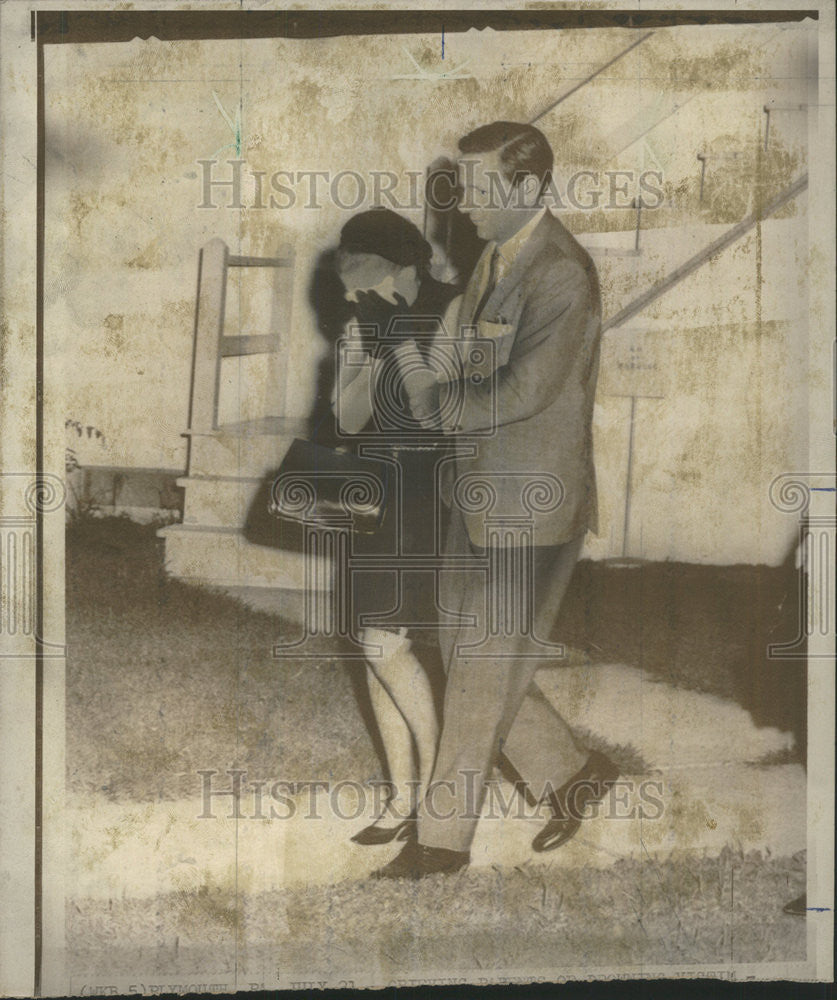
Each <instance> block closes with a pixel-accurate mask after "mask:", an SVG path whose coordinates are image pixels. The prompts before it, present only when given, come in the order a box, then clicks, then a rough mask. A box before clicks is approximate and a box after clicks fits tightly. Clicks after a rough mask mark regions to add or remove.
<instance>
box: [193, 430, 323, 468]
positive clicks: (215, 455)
mask: <svg viewBox="0 0 837 1000" xmlns="http://www.w3.org/2000/svg"><path fill="white" fill-rule="evenodd" d="M308 433H309V428H308V427H307V425H306V424H304V422H301V421H292V420H287V419H285V418H283V417H265V418H263V419H262V420H251V421H246V422H244V423H241V424H226V425H225V426H223V427H220V428H218V429H217V430H213V431H200V430H194V429H190V430H187V431H185V436H186V437H188V438H189V439H190V448H189V475H190V476H236V477H238V476H240V477H244V478H247V477H255V478H258V479H260V478H262V477H263V476H265V475H267V473H268V472H270V471H271V470H272V469H276V468H278V466H279V465H280V464H281V462H282V459H283V458H284V457H285V453H286V452H287V450H288V448H289V447H290V446H291V442H292V441H293V440H294V438H297V437H302V438H304V437H307V436H308Z"/></svg>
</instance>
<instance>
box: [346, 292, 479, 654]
mask: <svg viewBox="0 0 837 1000" xmlns="http://www.w3.org/2000/svg"><path fill="white" fill-rule="evenodd" d="M458 294H459V290H458V288H457V287H456V286H454V285H447V284H443V283H442V282H439V281H435V280H434V279H433V278H430V277H427V278H425V279H424V280H423V281H422V283H421V286H420V288H419V294H418V297H417V298H416V301H415V302H414V303H413V304H412V305H411V306H409V307H407V306H406V305H404V304H402V305H401V306H400V307H398V306H394V305H391V304H390V303H385V302H384V300H382V299H380V298H379V297H377V296H375V297H374V301H370V299H371V298H372V297H364V299H363V301H362V302H361V303H360V304H359V308H358V310H357V322H358V323H359V324H362V325H366V324H374V325H376V326H377V328H378V330H379V334H378V337H377V340H376V342H375V343H372V342H371V341H367V346H368V347H369V348H370V350H371V352H372V353H373V354H374V355H377V356H378V357H379V358H381V360H383V361H386V357H387V353H388V351H389V350H391V348H392V346H393V345H394V344H396V343H398V342H400V341H403V340H405V339H413V340H414V341H415V343H416V346H417V347H418V349H419V351H420V352H421V354H422V356H423V358H424V360H425V361H427V360H429V359H430V357H431V356H430V355H429V353H428V347H429V344H430V343H431V341H432V340H433V338H434V336H436V335H437V334H438V332H439V328H440V323H441V319H442V317H443V316H444V314H445V311H446V310H447V307H448V306H449V305H450V302H451V301H452V300H453V299H454V298H455V297H456V295H458ZM393 317H398V319H397V321H396V322H395V323H394V324H391V320H392V318H393ZM405 317H409V319H407V320H405ZM447 334H448V336H455V331H453V330H448V331H447ZM431 363H432V362H431ZM379 402H380V401H379V400H378V399H376V398H374V396H373V416H372V419H371V420H370V421H369V423H368V424H367V426H366V427H365V428H364V430H363V431H362V433H361V435H360V436H359V438H356V439H355V444H356V445H357V444H359V443H360V441H362V442H363V443H364V444H369V445H372V444H374V446H375V451H376V453H377V454H379V455H381V456H382V457H384V456H385V457H387V458H388V459H390V460H392V461H394V462H397V464H398V468H399V470H400V473H399V474H400V480H401V489H400V491H398V496H400V503H395V504H393V503H389V504H388V506H387V513H386V517H385V518H384V522H383V525H382V526H381V529H380V530H379V531H378V532H376V533H375V534H371V535H362V534H356V535H354V536H353V556H356V557H358V558H357V559H354V558H353V560H352V565H353V573H352V585H351V588H350V589H351V599H352V622H353V628H354V631H355V635H356V636H357V635H358V634H359V630H360V629H361V628H363V627H364V626H368V627H374V628H386V629H390V630H393V631H398V630H400V629H401V628H406V629H407V631H408V634H409V635H410V638H411V639H412V640H414V641H419V642H422V641H429V642H435V641H436V640H437V634H436V633H437V631H438V617H437V612H436V599H435V595H436V587H435V574H434V571H433V570H432V569H424V570H416V569H412V570H410V571H405V570H406V568H405V559H404V557H405V556H406V557H408V558H409V557H416V556H434V555H439V554H441V551H442V549H441V545H442V542H443V540H444V524H443V523H441V522H442V521H443V520H444V519H445V514H446V510H445V507H444V504H442V503H441V502H439V501H438V500H437V496H436V488H435V483H436V472H435V470H436V467H437V464H438V463H439V462H440V460H442V459H443V458H444V457H445V455H446V454H447V453H448V450H449V446H448V444H447V443H446V442H445V440H444V439H443V438H442V437H441V435H436V434H433V433H432V432H431V433H428V432H420V433H419V434H418V435H416V434H414V433H409V432H408V431H405V430H404V429H399V428H392V423H393V421H392V420H391V419H390V420H388V419H387V407H386V406H383V405H379ZM389 412H390V413H391V412H392V411H391V410H390V411H389ZM399 511H400V514H401V517H400V519H399V517H398V514H399ZM372 556H374V557H377V558H378V559H379V560H380V561H381V562H384V563H385V565H384V566H383V567H381V566H380V565H378V566H377V567H376V568H374V569H368V570H367V569H360V566H361V565H362V559H363V558H364V557H372ZM399 567H400V568H401V573H400V574H399V573H398V572H397V569H398V568H399Z"/></svg>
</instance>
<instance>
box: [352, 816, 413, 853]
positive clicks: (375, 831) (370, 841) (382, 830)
mask: <svg viewBox="0 0 837 1000" xmlns="http://www.w3.org/2000/svg"><path fill="white" fill-rule="evenodd" d="M415 835H416V814H415V813H411V814H410V815H409V816H408V817H407V818H406V819H403V820H401V822H400V823H398V824H397V825H396V826H378V824H377V823H370V824H369V826H365V827H364V828H363V829H362V830H358V832H357V833H356V834H355V835H354V836H353V837H351V838H350V839H351V840H353V841H354V842H355V843H356V844H363V846H364V847H368V846H374V845H376V844H389V843H390V842H391V841H393V840H410V838H414V837H415Z"/></svg>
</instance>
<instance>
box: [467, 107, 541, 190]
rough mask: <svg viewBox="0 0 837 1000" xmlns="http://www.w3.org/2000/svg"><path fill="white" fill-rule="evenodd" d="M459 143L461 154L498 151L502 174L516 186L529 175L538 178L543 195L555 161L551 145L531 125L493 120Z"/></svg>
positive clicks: (470, 133) (539, 131) (538, 130)
mask: <svg viewBox="0 0 837 1000" xmlns="http://www.w3.org/2000/svg"><path fill="white" fill-rule="evenodd" d="M458 145H459V151H460V153H462V154H464V155H468V154H470V153H499V154H500V164H501V166H502V169H503V176H504V177H505V178H506V180H507V181H511V182H512V184H514V185H515V186H516V185H518V184H519V183H520V182H521V181H522V180H523V178H524V177H526V176H527V175H529V174H532V175H533V176H534V177H537V179H538V180H539V181H540V191H539V194H543V192H544V190H545V189H546V187H547V185H548V184H549V182H550V180H551V178H552V168H553V165H554V163H555V157H554V156H553V154H552V147H551V146H550V145H549V143H548V142H547V140H546V136H545V135H544V134H543V132H541V130H540V129H537V128H535V126H534V125H526V124H524V123H522V122H492V123H491V124H490V125H481V126H480V127H479V128H475V129H474V131H473V132H469V133H468V134H467V135H464V136H463V137H462V138H461V139H460V140H459V143H458Z"/></svg>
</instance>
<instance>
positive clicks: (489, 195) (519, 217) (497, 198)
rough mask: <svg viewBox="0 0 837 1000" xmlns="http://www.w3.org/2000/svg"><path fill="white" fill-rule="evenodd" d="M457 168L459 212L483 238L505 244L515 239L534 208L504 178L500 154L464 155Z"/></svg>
mask: <svg viewBox="0 0 837 1000" xmlns="http://www.w3.org/2000/svg"><path fill="white" fill-rule="evenodd" d="M456 169H457V175H458V180H459V186H460V188H461V190H462V199H461V202H460V205H459V210H460V211H461V212H464V214H465V215H467V216H468V218H469V219H470V220H471V222H473V224H474V226H475V227H476V230H477V235H478V236H479V237H480V239H483V240H496V242H497V243H504V242H505V241H506V240H508V239H510V238H511V237H512V236H514V234H515V233H516V232H517V231H518V229H520V228H521V227H522V226H523V225H524V223H525V222H526V220H527V219H528V218H529V213H530V212H531V208H532V207H533V206H531V205H529V204H528V201H529V200H530V199H528V198H527V196H526V194H525V192H524V191H523V190H515V189H514V188H513V187H512V184H511V181H508V180H506V178H505V177H504V176H503V167H502V164H501V163H500V155H499V153H496V152H493V153H474V154H473V155H467V156H462V157H460V159H459V160H458V161H457V164H456ZM524 183H525V182H524ZM527 209H528V211H527Z"/></svg>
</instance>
